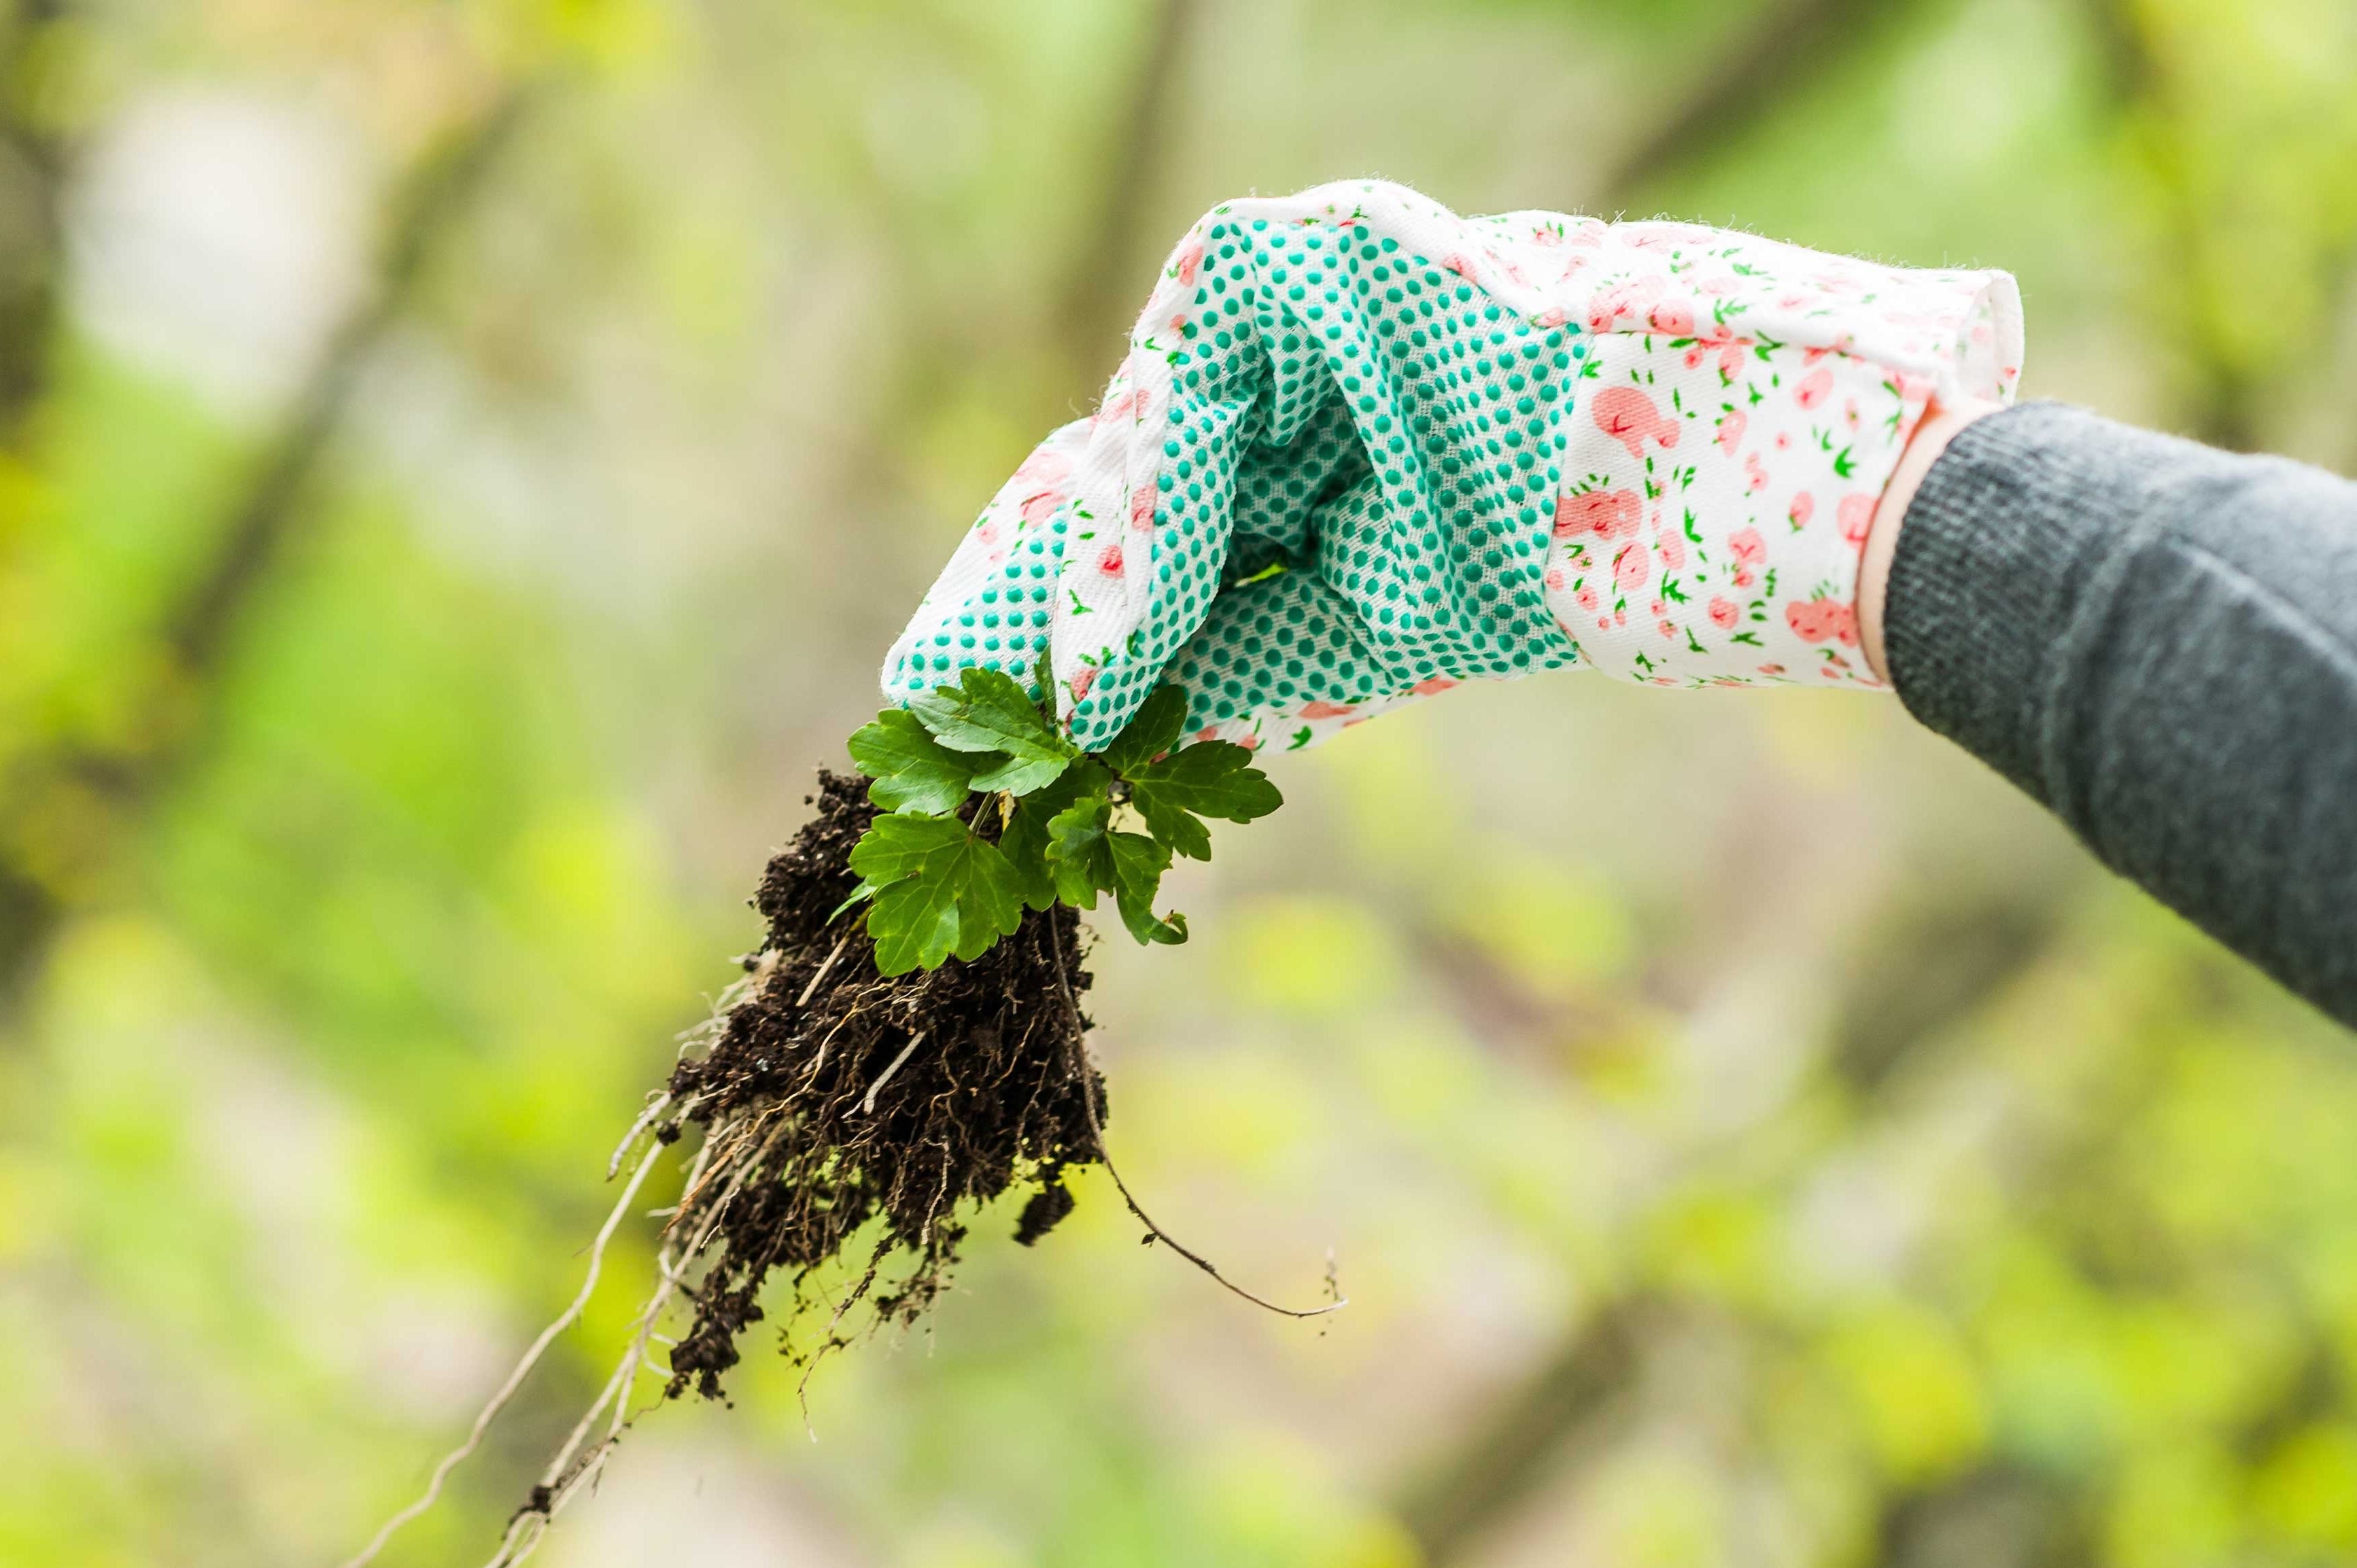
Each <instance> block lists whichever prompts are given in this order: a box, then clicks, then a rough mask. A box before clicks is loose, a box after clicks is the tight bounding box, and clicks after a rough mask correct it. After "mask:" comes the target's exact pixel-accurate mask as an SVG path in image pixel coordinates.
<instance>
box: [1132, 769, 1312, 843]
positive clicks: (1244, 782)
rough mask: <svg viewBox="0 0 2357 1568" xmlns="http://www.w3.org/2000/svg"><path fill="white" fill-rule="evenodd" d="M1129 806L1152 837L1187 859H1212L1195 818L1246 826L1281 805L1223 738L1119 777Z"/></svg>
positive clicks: (1256, 771) (1281, 800)
mask: <svg viewBox="0 0 2357 1568" xmlns="http://www.w3.org/2000/svg"><path fill="white" fill-rule="evenodd" d="M1123 777H1124V778H1125V779H1128V780H1129V789H1130V796H1129V803H1130V804H1131V805H1133V806H1135V807H1136V808H1137V814H1138V815H1139V816H1141V817H1143V818H1145V819H1146V828H1147V830H1148V831H1149V832H1152V833H1153V834H1154V836H1155V837H1156V838H1157V839H1159V840H1161V841H1162V842H1163V843H1166V844H1168V845H1169V846H1170V847H1171V848H1172V849H1174V850H1177V851H1178V852H1179V854H1183V855H1185V856H1187V857H1188V858H1189V860H1209V859H1210V858H1211V832H1210V830H1209V829H1207V828H1205V827H1204V826H1203V824H1202V823H1201V822H1199V821H1197V820H1196V819H1197V818H1198V817H1221V818H1224V819H1226V820H1227V821H1229V822H1251V821H1252V820H1253V819H1254V818H1255V817H1265V816H1266V815H1268V814H1269V813H1270V812H1271V811H1275V810H1276V809H1277V808H1278V807H1279V806H1281V805H1283V804H1285V797H1284V796H1282V795H1280V794H1278V793H1277V792H1276V786H1275V785H1274V784H1272V783H1270V782H1269V781H1268V775H1267V774H1265V773H1263V772H1262V771H1261V770H1260V769H1259V768H1254V766H1252V753H1251V752H1249V751H1247V750H1245V749H1244V748H1243V746H1235V745H1232V744H1231V743H1230V742H1227V741H1224V740H1207V741H1202V742H1200V743H1198V744H1197V745H1194V746H1188V747H1187V748H1186V749H1185V750H1183V751H1174V752H1172V753H1170V754H1169V755H1168V756H1167V757H1163V758H1162V759H1161V760H1160V761H1158V762H1148V763H1145V764H1143V765H1141V766H1139V767H1137V768H1132V769H1131V770H1129V771H1128V772H1127V773H1125V774H1124V775H1123Z"/></svg>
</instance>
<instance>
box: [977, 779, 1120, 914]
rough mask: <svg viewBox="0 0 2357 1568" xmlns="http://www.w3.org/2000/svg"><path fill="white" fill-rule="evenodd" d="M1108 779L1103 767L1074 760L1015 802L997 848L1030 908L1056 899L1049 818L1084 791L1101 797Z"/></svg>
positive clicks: (1035, 907) (1049, 904)
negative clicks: (1049, 836)
mask: <svg viewBox="0 0 2357 1568" xmlns="http://www.w3.org/2000/svg"><path fill="white" fill-rule="evenodd" d="M1110 782H1111V780H1110V779H1108V778H1107V777H1106V774H1105V771H1104V769H1103V768H1098V767H1095V766H1093V765H1092V764H1090V763H1088V762H1085V761H1083V762H1077V763H1075V764H1073V765H1072V767H1071V768H1070V769H1069V770H1067V771H1066V772H1065V773H1064V774H1063V775H1062V776H1061V777H1060V778H1058V779H1056V780H1055V781H1054V782H1052V783H1050V784H1049V785H1048V786H1047V787H1045V788H1044V789H1039V790H1038V791H1036V792H1034V793H1032V794H1028V795H1025V796H1022V797H1021V798H1019V799H1018V800H1017V801H1016V802H1015V814H1014V815H1013V816H1011V817H1009V818H1008V819H1007V822H1006V830H1005V831H1004V832H1001V833H1000V834H999V835H998V848H999V853H1000V854H1004V855H1006V861H1007V864H1008V865H1012V866H1013V867H1014V868H1015V875H1016V876H1017V878H1018V879H1019V880H1020V881H1021V882H1022V885H1023V902H1025V903H1026V904H1028V905H1029V906H1030V907H1031V908H1034V909H1045V908H1049V906H1051V905H1052V904H1054V903H1055V902H1056V877H1055V873H1054V870H1053V868H1052V867H1050V866H1049V864H1048V823H1049V820H1050V819H1051V818H1053V817H1054V816H1055V815H1056V813H1057V812H1059V811H1063V810H1064V809H1065V808H1066V807H1068V806H1070V805H1071V804H1072V802H1073V801H1075V800H1079V799H1080V798H1081V797H1082V795H1084V794H1089V793H1092V792H1093V793H1094V794H1095V795H1096V797H1097V798H1098V799H1099V800H1103V798H1104V792H1105V786H1106V785H1107V784H1108V783H1110Z"/></svg>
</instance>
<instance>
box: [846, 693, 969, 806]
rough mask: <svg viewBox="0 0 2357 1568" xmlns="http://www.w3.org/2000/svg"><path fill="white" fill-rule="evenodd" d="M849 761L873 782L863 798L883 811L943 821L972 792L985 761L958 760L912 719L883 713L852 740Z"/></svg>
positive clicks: (892, 710)
mask: <svg viewBox="0 0 2357 1568" xmlns="http://www.w3.org/2000/svg"><path fill="white" fill-rule="evenodd" d="M851 760H852V761H854V762H856V763H857V764H858V765H859V769H860V771H861V772H863V773H866V774H869V775H872V776H873V777H874V779H875V780H876V781H875V782H874V783H873V784H870V785H869V786H868V787H867V798H868V799H869V800H873V801H875V802H876V804H877V806H879V807H881V808H882V809H883V810H885V811H921V812H924V813H926V814H927V815H930V816H936V817H940V816H947V815H948V814H949V813H950V812H952V811H956V810H957V809H958V807H960V806H961V805H963V804H964V802H965V798H966V795H967V794H968V793H969V792H970V791H971V790H972V789H974V784H973V779H974V769H975V768H978V767H983V766H986V765H987V764H988V762H989V761H990V759H989V758H986V757H973V756H960V755H959V754H958V753H956V752H954V751H952V750H950V749H949V748H948V747H947V746H942V744H941V743H940V742H939V741H937V740H935V739H934V738H933V737H932V736H931V735H929V734H927V733H926V730H925V726H924V724H923V722H922V721H920V719H919V718H918V717H917V715H916V714H911V713H908V712H906V711H904V710H902V709H899V708H887V709H885V710H884V711H883V712H882V713H880V714H877V715H876V721H875V722H874V723H873V724H867V725H861V726H860V727H859V728H858V729H857V730H856V732H854V733H853V735H852V737H851Z"/></svg>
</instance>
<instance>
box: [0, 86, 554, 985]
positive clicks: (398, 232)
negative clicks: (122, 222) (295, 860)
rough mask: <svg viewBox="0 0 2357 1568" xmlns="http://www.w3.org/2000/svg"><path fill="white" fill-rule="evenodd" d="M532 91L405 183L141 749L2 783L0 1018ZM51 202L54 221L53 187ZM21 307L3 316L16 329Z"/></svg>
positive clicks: (265, 467) (228, 545)
mask: <svg viewBox="0 0 2357 1568" xmlns="http://www.w3.org/2000/svg"><path fill="white" fill-rule="evenodd" d="M532 101H533V94H532V92H531V91H530V90H528V89H525V88H521V87H519V88H513V89H511V90H510V91H508V92H507V93H506V94H505V95H504V96H502V97H500V98H499V99H497V100H496V101H494V102H492V103H491V104H490V106H488V107H487V108H486V109H485V110H483V111H482V112H481V113H479V116H478V117H477V118H476V119H474V120H473V121H472V122H470V123H469V124H467V125H466V126H465V127H464V128H462V129H461V130H460V131H458V132H457V133H456V134H453V135H452V136H450V137H449V138H447V141H446V143H445V144H444V145H442V146H441V147H440V148H438V149H437V150H436V151H435V152H434V153H432V154H430V155H429V156H427V157H426V158H425V160H424V161H423V162H422V163H421V164H420V166H418V167H417V169H416V170H414V172H413V173H412V175H411V176H410V177H408V178H407V179H406V180H404V182H403V183H402V185H401V187H400V188H399V189H398V191H397V192H396V194H395V197H394V199H393V207H392V209H391V211H390V212H389V214H388V216H387V220H386V221H385V224H384V229H383V233H384V241H383V244H382V250H381V252H380V258H379V263H378V267H377V272H376V276H375V280H374V282H373V285H372V286H371V288H370V289H369V290H368V291H367V293H366V294H365V295H364V296H363V297H362V298H361V301H360V302H359V303H358V304H357V305H356V306H354V307H353V309H352V311H351V313H350V315H349V316H348V317H346V318H345V319H344V320H343V322H342V323H341V324H340V325H339V327H338V328H336V330H335V331H334V332H333V333H332V334H331V335H330V337H329V338H328V341H327V343H326V345H325V346H324V348H323V349H322V350H321V352H320V354H319V357H318V360H317V363H316V365H315V367H314V369H313V371H312V372H311V374H310V375H309V377H308V378H307V380H306V381H305V382H304V384H303V386H302V387H301V388H300V389H299V390H298V392H296V396H295V398H294V400H293V402H292V403H290V405H289V406H288V409H287V411H286V413H285V417H284V419H283V420H282V422H281V424H280V426H279V429H278V431H277V433H276V434H275V435H274V436H273V437H272V438H271V439H270V440H269V441H268V442H267V443H266V444H265V446H264V448H263V452H262V456H261V457H260V460H259V461H258V462H257V464H256V465H255V467H254V469H253V474H252V477H251V478H249V480H248V481H247V483H246V485H245V486H244V488H243V489H242V490H241V491H240V492H239V493H238V494H237V496H236V498H235V499H234V500H233V501H232V503H231V506H230V508H229V509H228V511H227V513H226V515H225V516H224V517H222V518H221V521H219V523H218V524H217V525H216V526H215V527H214V528H213V529H212V530H211V533H212V537H213V540H214V543H213V546H212V549H211V552H210V554H209V555H208V556H207V557H206V558H205V559H204V560H203V562H202V563H201V564H199V567H198V568H197V570H196V571H195V572H194V573H193V574H192V575H191V576H190V578H189V581H188V584H187V585H186V587H185V588H184V590H183V591H182V593H181V594H180V596H179V597H178V602H177V603H176V604H175V605H174V606H173V607H171V608H170V610H169V611H168V612H167V614H166V615H165V616H164V618H162V620H161V622H160V624H159V625H157V626H156V628H155V639H156V643H157V645H158V646H159V648H160V650H161V651H162V653H163V655H164V660H163V671H164V672H163V673H162V674H161V675H160V676H158V677H157V678H156V680H155V681H154V682H152V684H151V685H150V687H149V689H148V690H147V691H146V692H145V693H143V697H142V700H143V702H144V703H145V714H144V716H143V720H142V722H141V723H140V724H139V725H136V726H135V734H136V735H137V736H139V737H140V738H139V742H138V744H137V747H136V749H123V750H102V749H98V748H96V747H92V746H89V745H87V744H84V743H80V742H70V743H68V744H66V745H65V746H61V747H60V748H59V749H58V750H56V751H54V752H52V753H49V754H47V755H43V754H38V753H36V754H34V755H32V756H29V757H26V758H24V759H22V760H21V761H20V762H19V763H18V764H17V766H16V768H14V769H13V770H12V771H11V772H10V774H9V775H8V777H6V778H5V779H0V1019H5V1017H7V1016H8V1015H11V1014H13V1013H14V1012H15V1011H16V1009H17V1008H18V1007H19V1006H20V1005H21V1004H22V1002H23V999H24V995H25V993H26V991H27V987H28V986H29V984H30V983H31V981H32V980H33V978H34V977H35V976H36V975H37V974H38V972H39V968H40V964H41V961H42V960H43V958H44V957H45V956H46V954H47V952H48V947H49V944H50V942H51V940H53V939H54V938H55V936H56V934H57V931H58V929H59V926H60V925H61V923H62V922H63V920H64V919H65V918H66V917H67V916H68V915H69V914H70V912H71V908H72V906H73V903H74V901H75V899H76V897H77V896H78V893H77V890H79V889H81V888H85V887H88V886H91V885H92V884H93V883H94V882H95V881H96V880H97V879H99V878H100V877H101V876H102V875H103V873H104V872H105V870H106V868H107V866H108V865H110V864H111V863H112V862H113V860H114V859H115V857H117V856H119V855H120V854H123V853H124V846H125V845H126V843H128V842H129V841H130V840H131V839H132V838H133V837H135V834H136V832H137V830H138V827H139V824H140V822H141V821H142V820H143V818H144V816H145V813H146V811H148V810H149V809H150V807H151V806H152V804H153V802H154V801H155V800H156V798H157V797H158V796H159V795H161V794H162V793H163V792H164V791H165V790H166V789H168V788H169V787H170V785H171V784H172V783H173V782H174V781H175V780H177V779H178V778H179V777H180V776H181V775H182V774H183V772H184V771H185V770H186V768H187V767H188V764H189V762H190V761H191V760H192V759H193V758H194V757H195V756H196V754H197V751H198V748H199V746H200V744H201V742H202V739H203V737H204V735H205V733H206V729H207V726H208V725H209V724H210V720H211V718H212V717H213V709H214V704H215V701H216V698H217V696H218V688H219V686H220V683H221V674H222V667H223V664H224V662H225V656H226V654H227V652H228V650H229V647H230V644H231V639H233V637H234V635H235V633H236V631H237V628H238V627H239V625H240V623H241V622H242V620H243V618H244V617H245V615H246V613H247V611H248V610H249V609H250V608H251V607H253V603H254V602H255V600H256V599H257V598H258V597H259V596H261V595H262V594H263V593H264V590H265V589H266V587H267V586H268V584H269V582H270V579H271V576H272V575H273V570H274V567H275V566H276V565H277V564H278V562H279V560H280V558H281V557H282V556H283V555H284V553H285V548H286V545H287V542H288V540H289V539H290V537H291V536H292V535H293V533H294V532H295V531H296V529H297V528H298V527H299V526H300V525H301V524H302V522H303V521H304V520H305V519H306V518H307V516H310V515H312V514H311V513H310V512H308V511H307V509H306V500H307V492H308V489H309V486H310V482H311V480H312V479H313V478H314V477H315V476H316V475H317V471H318V468H319V467H320V465H321V462H322V460H323V459H324V458H325V456H327V454H328V450H329V448H330V447H331V446H332V444H333V442H334V439H335V437H336V435H337V433H338V431H339V429H340V428H341V426H342V424H343V420H344V416H345V414H346V413H347V412H348V411H349V407H350V402H351V395H352V392H353V389H354V387H355V386H356V385H357V383H358V381H359V379H360V376H361V371H363V369H364V368H365V367H366V365H367V363H368V360H369V358H370V356H371V354H372V352H373V351H374V350H375V349H376V347H377V345H378V343H379V342H380V341H381V340H382V338H383V337H384V335H385V332H386V330H387V329H388V328H390V327H391V326H392V325H393V323H394V322H395V321H396V320H398V319H399V318H400V317H401V316H402V314H403V313H404V311H405V310H407V309H408V307H409V306H410V305H411V303H412V301H413V299H414V295H415V294H416V292H417V288H418V285H419V284H420V282H421V280H422V278H423V277H424V275H425V272H426V270H427V268H428V266H429V265H430V263H431V262H432V260H433V258H434V256H435V253H436V250H437V249H438V247H439V246H440V244H441V243H442V242H443V241H444V240H445V239H446V238H447V234H448V232H449V231H450V230H451V228H452V227H453V226H454V225H455V224H456V223H457V220H458V219H459V218H460V217H461V216H462V215H463V213H464V212H465V211H466V210H467V209H468V205H469V203H470V202H471V201H472V200H473V199H474V198H475V196H476V195H477V193H478V192H479V189H480V188H481V187H482V185H483V182H484V180H485V178H486V177H487V176H488V174H489V173H490V169H491V167H492V166H493V164H494V163H495V162H496V161H497V158H498V156H499V155H500V152H501V150H502V149H503V148H504V147H505V146H506V145H508V143H509V142H510V141H511V138H512V136H513V134H514V133H515V130H516V127H517V125H518V124H519V122H520V121H521V120H522V116H523V113H524V112H525V109H526V107H527V105H528V104H529V103H530V102H532ZM56 202H57V192H56V191H55V189H54V188H53V189H52V190H51V191H50V193H49V196H48V204H49V205H48V211H49V213H50V214H51V217H52V220H54V213H55V210H56ZM51 232H52V236H53V235H54V229H53V228H52V231H51ZM41 256H42V264H43V267H44V269H45V270H44V273H43V274H42V278H41V280H40V282H39V283H38V287H34V286H31V285H27V288H26V289H25V290H24V291H23V293H22V295H21V297H22V298H23V299H25V300H27V301H32V300H38V307H39V310H40V311H41V313H42V314H41V315H40V316H39V317H38V320H36V319H35V318H34V317H32V316H31V315H30V314H29V312H30V310H31V306H29V305H27V306H23V307H22V310H21V311H20V316H21V318H22V319H24V320H25V321H26V323H27V328H26V329H27V331H28V332H29V331H32V330H34V329H35V328H38V334H39V341H38V342H34V341H33V340H32V339H31V338H26V339H23V340H21V342H20V340H18V339H16V338H5V339H0V349H5V351H6V352H9V353H14V352H16V351H17V350H18V349H19V348H20V347H21V349H23V351H24V352H25V353H27V355H28V356H30V357H29V359H28V360H27V363H28V364H31V365H34V366H38V364H39V363H40V362H41V360H42V359H43V358H44V356H45V355H46V351H47V343H48V337H49V334H50V329H51V323H50V318H49V313H50V312H51V311H52V308H53V307H52V306H50V304H49V301H50V300H51V298H52V297H53V296H54V294H55V291H56V288H57V284H58V280H57V271H58V266H57V263H58V254H57V248H56V245H55V243H54V239H53V238H52V240H51V242H50V243H49V244H48V247H47V249H46V250H45V251H43V252H41ZM17 297H19V296H14V295H12V296H10V298H11V300H12V301H14V300H15V299H16V298H17ZM10 308H16V306H14V305H13V304H12V305H11V306H10ZM20 316H9V317H5V321H6V322H7V325H8V327H9V328H10V329H12V330H13V329H14V327H15V325H16V321H17V320H18V319H19V318H20ZM11 362H12V363H13V361H11ZM16 381H17V382H21V383H24V384H26V385H27V388H28V390H27V393H26V395H27V397H33V396H37V395H38V387H39V377H38V371H37V370H36V371H32V372H29V373H19V374H18V375H17V376H16ZM4 390H5V387H0V391H4ZM0 407H5V404H0ZM20 417H21V414H20ZM59 822H79V823H81V824H84V826H83V831H82V832H80V833H78V834H77V835H76V836H75V839H74V842H73V843H70V844H65V843H59V842H57V835H56V834H55V832H54V831H53V827H52V825H53V824H56V823H59ZM27 824H29V825H27Z"/></svg>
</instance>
